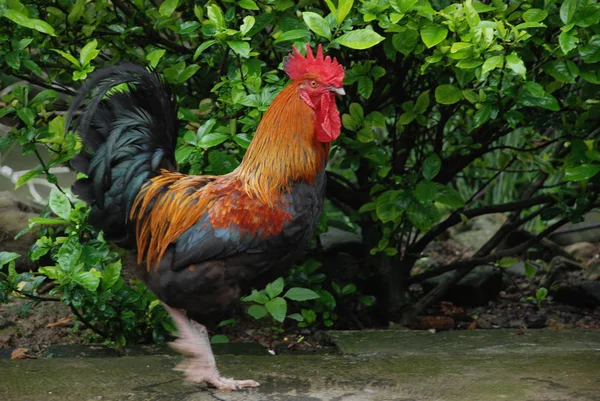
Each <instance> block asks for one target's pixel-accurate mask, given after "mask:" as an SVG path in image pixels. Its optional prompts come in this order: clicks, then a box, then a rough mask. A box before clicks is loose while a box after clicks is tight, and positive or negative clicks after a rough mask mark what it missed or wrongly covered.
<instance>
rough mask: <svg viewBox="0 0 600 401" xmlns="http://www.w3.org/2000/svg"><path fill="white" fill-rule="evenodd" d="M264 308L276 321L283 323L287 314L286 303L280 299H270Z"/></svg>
mask: <svg viewBox="0 0 600 401" xmlns="http://www.w3.org/2000/svg"><path fill="white" fill-rule="evenodd" d="M265 307H266V308H267V310H268V311H269V314H270V315H271V316H272V317H273V319H275V320H276V321H278V322H283V321H284V320H285V315H286V314H287V302H286V301H285V299H283V298H280V297H277V298H274V299H271V300H270V301H269V302H267V303H266V304H265Z"/></svg>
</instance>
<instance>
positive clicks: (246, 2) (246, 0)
mask: <svg viewBox="0 0 600 401" xmlns="http://www.w3.org/2000/svg"><path fill="white" fill-rule="evenodd" d="M238 4H239V5H240V7H242V8H245V9H246V10H259V8H258V5H256V2H254V1H253V0H239V1H238Z"/></svg>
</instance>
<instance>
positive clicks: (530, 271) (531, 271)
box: [525, 260, 537, 278]
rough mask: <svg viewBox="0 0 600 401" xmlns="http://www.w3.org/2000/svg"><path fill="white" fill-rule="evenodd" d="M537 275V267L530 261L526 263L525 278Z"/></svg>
mask: <svg viewBox="0 0 600 401" xmlns="http://www.w3.org/2000/svg"><path fill="white" fill-rule="evenodd" d="M536 274H537V267H535V265H534V264H533V263H531V262H530V261H529V260H526V261H525V277H527V278H532V277H534V276H535V275H536Z"/></svg>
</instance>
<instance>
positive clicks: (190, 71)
mask: <svg viewBox="0 0 600 401" xmlns="http://www.w3.org/2000/svg"><path fill="white" fill-rule="evenodd" d="M199 69H200V66H199V65H198V64H191V65H188V66H187V67H185V69H184V70H183V71H182V72H181V74H179V77H178V81H179V82H185V81H187V80H188V79H190V78H191V77H192V76H194V74H195V73H196V72H198V70H199Z"/></svg>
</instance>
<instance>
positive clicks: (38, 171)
mask: <svg viewBox="0 0 600 401" xmlns="http://www.w3.org/2000/svg"><path fill="white" fill-rule="evenodd" d="M42 172H43V171H42V166H41V165H38V166H37V167H36V168H34V169H32V170H29V171H28V172H26V173H25V174H23V175H21V176H20V177H19V179H18V180H17V183H16V184H15V189H17V188H19V187H20V186H21V185H23V184H25V183H27V182H28V181H29V180H32V179H34V178H35V177H37V176H38V175H40V174H42Z"/></svg>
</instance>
